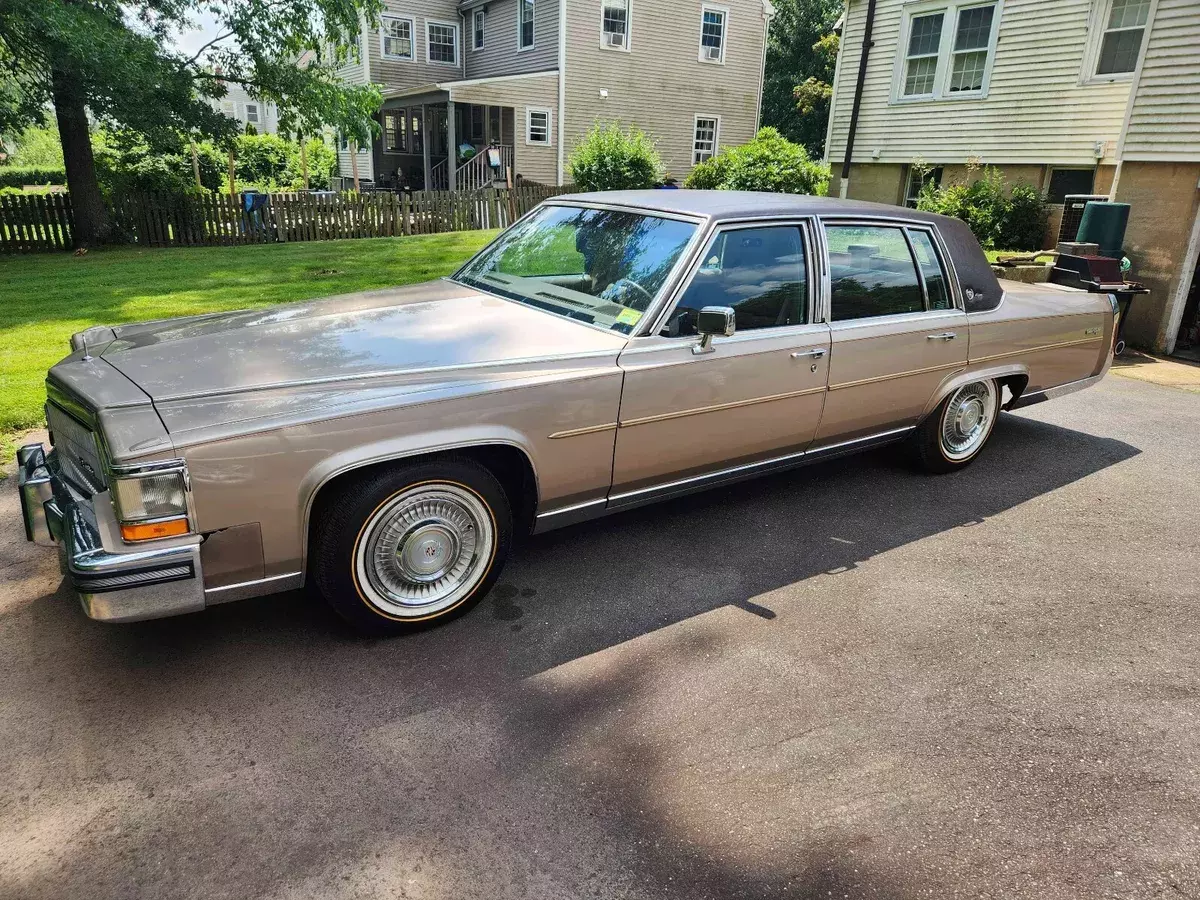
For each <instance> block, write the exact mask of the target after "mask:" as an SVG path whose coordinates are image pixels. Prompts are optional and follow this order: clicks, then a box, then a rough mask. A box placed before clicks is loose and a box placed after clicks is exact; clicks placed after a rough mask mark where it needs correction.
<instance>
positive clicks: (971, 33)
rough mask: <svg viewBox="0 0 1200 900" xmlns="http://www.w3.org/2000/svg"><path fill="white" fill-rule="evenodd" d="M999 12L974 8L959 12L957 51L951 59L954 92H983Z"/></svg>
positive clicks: (955, 40) (979, 7)
mask: <svg viewBox="0 0 1200 900" xmlns="http://www.w3.org/2000/svg"><path fill="white" fill-rule="evenodd" d="M995 13H996V7H995V6H973V7H971V8H970V9H960V10H959V11H958V25H957V27H956V28H955V29H954V52H953V53H952V54H951V57H950V93H952V94H955V93H961V92H962V91H981V90H983V75H984V72H986V71H987V61H988V47H989V46H990V45H991V42H992V19H993V17H994V16H995Z"/></svg>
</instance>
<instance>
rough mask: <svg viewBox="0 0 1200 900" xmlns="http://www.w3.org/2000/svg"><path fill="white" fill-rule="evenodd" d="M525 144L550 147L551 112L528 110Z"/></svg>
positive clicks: (531, 108)
mask: <svg viewBox="0 0 1200 900" xmlns="http://www.w3.org/2000/svg"><path fill="white" fill-rule="evenodd" d="M525 143H527V144H541V145H543V146H549V145H550V110H548V109H534V108H533V107H528V108H526V110H525Z"/></svg>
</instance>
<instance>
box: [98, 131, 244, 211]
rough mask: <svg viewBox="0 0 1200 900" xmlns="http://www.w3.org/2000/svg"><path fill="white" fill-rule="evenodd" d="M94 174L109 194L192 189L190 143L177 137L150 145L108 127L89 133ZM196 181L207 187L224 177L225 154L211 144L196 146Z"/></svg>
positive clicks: (213, 186) (217, 186) (163, 192)
mask: <svg viewBox="0 0 1200 900" xmlns="http://www.w3.org/2000/svg"><path fill="white" fill-rule="evenodd" d="M92 151H93V153H94V154H95V157H96V177H97V178H98V179H99V181H100V188H101V190H103V191H104V192H105V193H106V194H108V195H109V196H110V197H112V196H115V195H121V194H129V193H155V194H186V193H189V192H191V191H194V190H195V189H196V178H195V175H194V174H193V172H192V150H191V144H190V143H189V142H187V141H184V140H183V138H178V139H177V140H176V141H175V142H174V144H173V145H172V146H164V147H151V146H149V145H148V144H147V143H146V142H145V141H144V140H142V139H141V138H140V137H136V136H134V135H131V134H127V133H122V132H112V131H98V132H94V133H93V134H92ZM196 157H197V160H198V161H199V163H200V183H201V185H202V186H203V187H205V188H207V189H209V190H216V189H218V188H220V187H221V185H222V184H223V183H224V180H225V156H224V154H223V153H222V152H221V151H220V150H218V149H217V148H216V147H214V146H213V145H212V144H209V143H207V142H203V143H200V144H197V146H196Z"/></svg>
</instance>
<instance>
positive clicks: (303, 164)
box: [300, 135, 308, 191]
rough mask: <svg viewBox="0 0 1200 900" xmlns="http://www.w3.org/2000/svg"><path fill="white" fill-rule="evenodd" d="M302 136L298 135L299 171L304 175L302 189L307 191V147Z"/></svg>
mask: <svg viewBox="0 0 1200 900" xmlns="http://www.w3.org/2000/svg"><path fill="white" fill-rule="evenodd" d="M306 143H307V142H306V141H305V140H304V135H300V171H301V173H303V175H304V189H305V190H306V191H307V190H308V147H306V146H305V144H306Z"/></svg>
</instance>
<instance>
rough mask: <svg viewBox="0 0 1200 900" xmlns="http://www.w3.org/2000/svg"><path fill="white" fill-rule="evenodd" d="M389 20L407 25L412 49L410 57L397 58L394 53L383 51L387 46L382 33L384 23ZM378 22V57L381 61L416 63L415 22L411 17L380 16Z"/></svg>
mask: <svg viewBox="0 0 1200 900" xmlns="http://www.w3.org/2000/svg"><path fill="white" fill-rule="evenodd" d="M389 19H394V20H395V21H397V22H407V23H408V33H409V35H410V39H409V44H410V46H411V47H412V54H411V55H410V56H399V55H397V54H395V53H387V52H385V51H384V49H383V48H384V47H385V46H386V45H387V44H386V41H385V38H386V37H387V35H386V34H385V33H384V23H385V22H387V21H388V20H389ZM379 20H380V21H379V57H380V58H381V59H386V60H389V61H391V62H416V61H417V20H416V19H414V18H413V17H412V16H393V15H383V16H380V17H379Z"/></svg>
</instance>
